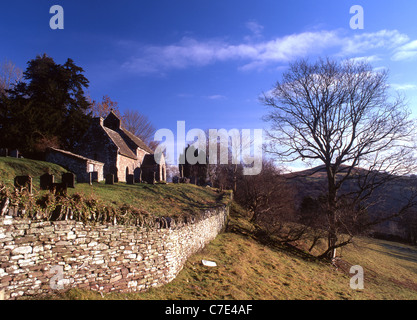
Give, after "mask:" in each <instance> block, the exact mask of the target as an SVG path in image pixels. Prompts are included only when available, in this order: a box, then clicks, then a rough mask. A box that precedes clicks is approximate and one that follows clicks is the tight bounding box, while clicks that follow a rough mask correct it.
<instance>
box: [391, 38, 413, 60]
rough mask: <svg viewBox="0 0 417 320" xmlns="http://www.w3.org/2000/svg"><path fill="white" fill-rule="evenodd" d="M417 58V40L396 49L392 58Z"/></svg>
mask: <svg viewBox="0 0 417 320" xmlns="http://www.w3.org/2000/svg"><path fill="white" fill-rule="evenodd" d="M415 57H417V40H414V41H411V42H408V43H406V44H405V45H403V46H401V47H399V48H397V49H396V52H395V53H394V55H393V56H392V60H394V61H401V60H410V59H413V58H415Z"/></svg>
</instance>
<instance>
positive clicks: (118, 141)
mask: <svg viewBox="0 0 417 320" xmlns="http://www.w3.org/2000/svg"><path fill="white" fill-rule="evenodd" d="M103 129H104V131H106V133H107V135H108V136H109V137H110V139H111V140H112V141H113V143H114V144H115V145H116V146H117V147H118V148H119V153H120V154H121V155H123V156H126V157H128V158H132V159H135V160H136V159H137V157H136V155H135V154H134V153H133V151H132V150H131V149H130V148H129V146H128V145H127V143H126V141H125V140H124V139H123V138H122V136H121V135H120V133H119V132H117V131H114V130H112V129H110V128H107V127H105V126H103Z"/></svg>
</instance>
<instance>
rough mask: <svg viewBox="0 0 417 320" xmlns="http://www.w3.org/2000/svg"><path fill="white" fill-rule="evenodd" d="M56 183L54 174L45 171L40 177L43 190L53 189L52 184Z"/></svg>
mask: <svg viewBox="0 0 417 320" xmlns="http://www.w3.org/2000/svg"><path fill="white" fill-rule="evenodd" d="M53 183H54V175H53V174H49V173H45V174H43V175H41V177H40V188H41V190H49V189H51V186H52V184H53Z"/></svg>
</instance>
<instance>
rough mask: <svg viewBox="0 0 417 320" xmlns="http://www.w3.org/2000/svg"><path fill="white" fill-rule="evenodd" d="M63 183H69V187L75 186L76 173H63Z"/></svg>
mask: <svg viewBox="0 0 417 320" xmlns="http://www.w3.org/2000/svg"><path fill="white" fill-rule="evenodd" d="M62 183H65V184H66V185H67V188H75V174H73V173H71V172H66V173H63V174H62Z"/></svg>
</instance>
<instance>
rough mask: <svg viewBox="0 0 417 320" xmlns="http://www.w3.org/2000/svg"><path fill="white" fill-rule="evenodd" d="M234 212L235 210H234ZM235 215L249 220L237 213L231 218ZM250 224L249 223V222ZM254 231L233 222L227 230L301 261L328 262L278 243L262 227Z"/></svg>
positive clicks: (288, 245)
mask: <svg viewBox="0 0 417 320" xmlns="http://www.w3.org/2000/svg"><path fill="white" fill-rule="evenodd" d="M232 211H233V210H232ZM232 215H234V218H242V219H247V218H245V217H244V216H243V215H242V214H239V213H236V211H234V212H232V213H231V216H232ZM248 223H249V221H248ZM252 227H253V229H252V230H251V229H249V228H247V227H245V226H242V225H241V224H239V223H236V222H234V221H232V222H231V223H229V224H228V226H227V228H226V232H230V233H235V234H238V235H241V236H244V237H249V238H251V239H253V240H254V241H256V242H258V243H259V244H262V245H264V246H267V247H268V248H270V249H272V250H274V251H281V252H285V253H287V254H290V255H292V256H294V257H298V258H300V259H303V260H304V261H309V262H317V263H319V262H328V261H326V260H323V259H319V258H318V257H316V256H314V255H312V254H310V253H308V252H305V251H303V250H301V249H299V248H297V247H296V246H293V245H291V244H289V243H285V242H281V241H278V240H277V239H276V238H274V237H273V236H271V235H270V234H269V233H268V232H266V231H265V230H263V229H262V228H260V227H257V226H255V225H252Z"/></svg>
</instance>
